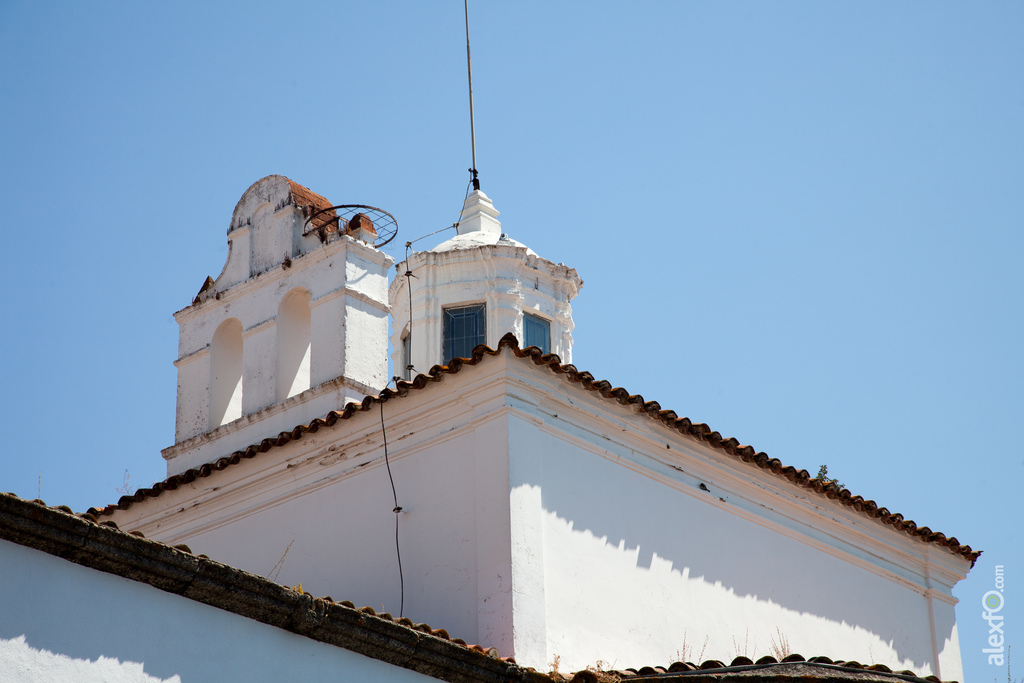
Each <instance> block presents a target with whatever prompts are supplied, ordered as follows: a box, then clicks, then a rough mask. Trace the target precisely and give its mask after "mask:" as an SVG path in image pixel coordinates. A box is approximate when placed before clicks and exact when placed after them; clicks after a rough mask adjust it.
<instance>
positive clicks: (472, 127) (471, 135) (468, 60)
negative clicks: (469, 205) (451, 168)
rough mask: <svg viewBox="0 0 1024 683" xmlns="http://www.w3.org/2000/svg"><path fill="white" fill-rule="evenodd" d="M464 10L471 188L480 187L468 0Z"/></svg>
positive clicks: (465, 1)
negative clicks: (477, 165)
mask: <svg viewBox="0 0 1024 683" xmlns="http://www.w3.org/2000/svg"><path fill="white" fill-rule="evenodd" d="M463 6H464V8H465V10H466V70H467V71H468V72H469V139H470V144H471V145H472V150H473V166H472V168H470V169H469V172H470V173H472V174H473V189H474V190H479V189H480V179H479V178H478V177H477V171H476V128H475V123H474V120H473V60H472V58H471V57H470V54H469V0H463Z"/></svg>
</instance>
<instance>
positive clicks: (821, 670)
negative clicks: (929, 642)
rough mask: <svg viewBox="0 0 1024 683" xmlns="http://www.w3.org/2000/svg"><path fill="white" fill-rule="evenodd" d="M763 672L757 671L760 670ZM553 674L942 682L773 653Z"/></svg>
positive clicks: (568, 680)
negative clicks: (697, 661)
mask: <svg viewBox="0 0 1024 683" xmlns="http://www.w3.org/2000/svg"><path fill="white" fill-rule="evenodd" d="M759 673H760V674H761V675H758V674H759ZM551 678H552V679H553V680H555V681H561V682H563V683H619V682H620V681H622V682H625V683H644V682H648V681H649V682H651V683H654V682H655V681H686V683H720V682H722V681H730V682H736V683H740V682H742V683H759V682H760V681H771V682H772V683H775V682H776V681H806V682H807V683H832V682H836V683H843V682H846V681H861V682H862V683H898V682H899V681H909V682H911V683H926V682H927V683H942V682H941V681H940V680H939V678H938V677H936V676H927V677H924V678H922V677H919V676H918V675H917V674H915V673H914V672H913V671H909V670H903V671H893V670H892V669H890V668H889V667H887V666H885V665H884V664H872V665H868V664H861V663H860V662H856V661H852V660H851V661H842V660H832V659H830V658H828V657H811V658H809V659H805V658H804V657H803V656H802V655H799V654H791V655H788V656H786V657H784V658H783V659H782V660H781V661H780V660H778V659H776V658H775V657H772V656H766V657H761V658H760V659H758V660H757V661H756V662H755V661H753V660H751V659H750V658H748V657H742V656H740V657H736V658H735V659H734V660H732V662H731V663H729V664H726V663H725V662H722V661H720V660H717V659H709V660H706V661H704V662H703V663H701V664H694V663H693V662H675V663H673V664H671V665H670V666H668V667H662V666H655V667H652V666H645V667H643V668H641V669H625V670H611V671H603V670H596V669H587V670H585V671H578V672H576V673H574V674H559V673H552V674H551Z"/></svg>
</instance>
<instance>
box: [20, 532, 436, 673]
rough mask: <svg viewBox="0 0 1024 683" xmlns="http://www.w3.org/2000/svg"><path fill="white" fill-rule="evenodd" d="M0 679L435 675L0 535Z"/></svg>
mask: <svg viewBox="0 0 1024 683" xmlns="http://www.w3.org/2000/svg"><path fill="white" fill-rule="evenodd" d="M0 678H3V680H5V681H8V680H9V681H19V683H66V682H67V681H106V682H109V683H157V682H167V683H181V682H182V681H290V680H300V681H331V682H332V683H333V682H338V681H341V682H344V681H370V680H373V681H395V682H396V683H397V682H408V683H414V682H416V681H434V680H436V679H433V678H430V677H428V676H424V675H422V674H419V673H416V672H413V671H409V670H407V669H402V668H399V667H396V666H393V665H390V664H387V663H385V662H381V661H378V660H375V659H371V658H369V657H366V656H363V655H360V654H356V653H354V652H351V651H349V650H345V649H343V648H340V647H336V646H333V645H327V644H324V643H319V642H316V641H314V640H310V639H309V638H304V637H302V636H299V635H296V634H294V633H289V632H288V631H284V630H281V629H278V628H275V627H273V626H268V625H266V624H261V623H259V622H257V621H253V620H252V619H248V618H245V617H242V616H239V615H237V614H233V613H231V612H228V611H225V610H220V609H217V608H215V607H210V606H208V605H203V604H201V603H198V602H195V601H193V600H189V599H187V598H184V597H181V596H178V595H173V594H171V593H165V592H164V591H161V590H159V589H157V588H154V587H152V586H149V585H146V584H143V583H139V582H136V581H131V580H129V579H124V578H121V577H118V576H113V575H111V574H106V573H104V572H100V571H97V570H95V569H90V568H88V567H82V566H80V565H77V564H74V563H72V562H69V561H67V560H64V559H61V558H59V557H55V556H53V555H49V554H47V553H44V552H42V551H39V550H34V549H31V548H26V547H23V546H20V545H17V544H15V543H11V542H10V541H0Z"/></svg>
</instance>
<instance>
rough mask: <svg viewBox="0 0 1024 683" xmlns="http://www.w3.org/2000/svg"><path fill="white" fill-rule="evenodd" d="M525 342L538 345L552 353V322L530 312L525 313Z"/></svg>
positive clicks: (528, 344) (544, 350)
mask: <svg viewBox="0 0 1024 683" xmlns="http://www.w3.org/2000/svg"><path fill="white" fill-rule="evenodd" d="M523 337H524V339H523V342H524V343H525V344H526V345H527V346H536V347H537V348H539V349H540V350H541V351H542V352H543V353H551V323H549V322H548V321H547V320H545V319H544V318H540V317H538V316H536V315H530V314H529V313H524V314H523Z"/></svg>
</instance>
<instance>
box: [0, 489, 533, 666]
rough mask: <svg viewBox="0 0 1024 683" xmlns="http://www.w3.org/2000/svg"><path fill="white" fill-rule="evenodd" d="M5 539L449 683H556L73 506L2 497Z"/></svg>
mask: <svg viewBox="0 0 1024 683" xmlns="http://www.w3.org/2000/svg"><path fill="white" fill-rule="evenodd" d="M0 539H3V540H7V541H11V542H13V543H17V544H19V545H23V546H26V547H29V548H35V549H37V550H41V551H43V552H46V553H49V554H51V555H56V556H57V557H61V558H63V559H65V560H68V561H71V562H74V563H75V564H79V565H82V566H85V567H90V568H92V569H97V570H99V571H103V572H107V573H109V574H114V575H117V576H122V577H124V578H128V579H132V580H134V581H139V582H141V583H145V584H148V585H150V586H153V587H155V588H159V589H160V590H163V591H167V592H169V593H174V594H176V595H180V596H182V597H185V598H189V599H190V600H195V601H196V602H201V603H203V604H206V605H211V606H213V607H217V608H220V609H224V610H227V611H229V612H233V613H235V614H239V615H241V616H244V617H248V618H250V619H254V620H256V621H259V622H262V623H264V624H269V625H271V626H276V627H278V628H282V629H284V630H286V631H291V632H292V633H296V634H298V635H301V636H306V637H308V638H311V639H313V640H317V641H320V642H323V643H327V644H329V645H336V646H339V647H344V648H345V649H348V650H351V651H353V652H358V653H360V654H363V655H366V656H368V657H372V658H374V659H379V660H381V661H385V662H388V663H390V664H394V665H395V666H401V667H403V668H406V669H411V670H413V671H418V672H419V673H423V674H426V675H428V676H434V677H436V678H441V679H443V680H448V681H493V682H494V683H499V682H502V681H522V682H523V683H529V682H534V681H536V682H541V681H550V680H551V679H550V678H549V677H548V676H547V675H545V674H542V673H538V672H537V671H535V670H533V669H529V668H525V667H520V666H518V665H517V664H516V663H515V660H514V659H512V658H511V657H509V658H502V657H501V655H500V654H499V653H498V651H497V650H496V649H494V648H485V647H482V646H480V645H469V644H467V643H466V641H464V640H461V639H459V638H452V637H451V636H449V635H448V632H447V631H445V630H444V629H434V628H431V627H430V626H429V625H428V624H417V623H414V622H413V621H412V620H410V619H408V618H402V619H396V618H394V617H392V616H391V615H390V614H387V613H377V612H375V611H374V610H373V608H371V607H362V608H357V607H356V606H355V605H354V604H353V603H351V602H349V601H347V600H346V601H342V602H335V601H334V600H333V599H331V598H330V597H314V596H312V595H310V594H309V593H305V592H303V591H302V590H301V586H298V587H296V588H289V587H287V586H282V585H279V584H277V583H274V582H273V581H271V580H270V579H266V578H263V577H261V576H256V575H255V574H250V573H249V572H246V571H244V570H241V569H236V568H234V567H230V566H228V565H226V564H223V563H221V562H217V561H215V560H211V559H210V558H209V557H207V556H206V555H196V554H193V553H192V551H191V550H190V549H189V548H188V546H185V545H176V546H170V545H167V544H165V543H160V542H159V541H153V540H150V539H148V538H145V536H143V535H142V534H141V533H139V532H137V531H136V532H131V533H128V532H125V531H121V530H120V529H118V527H117V524H116V523H115V522H113V521H112V520H107V521H103V522H101V521H99V519H98V518H97V517H96V516H95V515H94V514H92V513H88V512H86V513H80V514H75V513H74V512H72V510H71V508H69V507H67V506H65V505H60V506H55V507H49V506H47V505H46V503H45V502H43V501H41V500H33V501H28V500H24V499H22V498H20V497H18V496H17V495H15V494H13V493H0Z"/></svg>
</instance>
